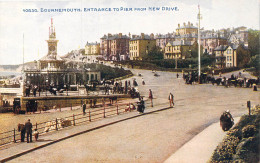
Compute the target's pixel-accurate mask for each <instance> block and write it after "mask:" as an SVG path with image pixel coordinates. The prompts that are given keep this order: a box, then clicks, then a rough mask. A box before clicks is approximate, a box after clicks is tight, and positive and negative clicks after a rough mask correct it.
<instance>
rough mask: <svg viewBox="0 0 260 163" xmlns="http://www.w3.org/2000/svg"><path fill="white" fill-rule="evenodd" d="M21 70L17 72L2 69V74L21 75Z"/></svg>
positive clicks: (0, 74)
mask: <svg viewBox="0 0 260 163" xmlns="http://www.w3.org/2000/svg"><path fill="white" fill-rule="evenodd" d="M21 74H22V73H21V72H17V71H0V76H11V75H15V76H18V75H21Z"/></svg>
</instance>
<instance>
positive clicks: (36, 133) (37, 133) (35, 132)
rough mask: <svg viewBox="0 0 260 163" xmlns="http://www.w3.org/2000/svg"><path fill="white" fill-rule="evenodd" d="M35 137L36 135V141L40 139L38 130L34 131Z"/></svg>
mask: <svg viewBox="0 0 260 163" xmlns="http://www.w3.org/2000/svg"><path fill="white" fill-rule="evenodd" d="M33 135H34V138H35V140H36V141H37V140H38V137H39V132H38V131H37V129H34V132H33Z"/></svg>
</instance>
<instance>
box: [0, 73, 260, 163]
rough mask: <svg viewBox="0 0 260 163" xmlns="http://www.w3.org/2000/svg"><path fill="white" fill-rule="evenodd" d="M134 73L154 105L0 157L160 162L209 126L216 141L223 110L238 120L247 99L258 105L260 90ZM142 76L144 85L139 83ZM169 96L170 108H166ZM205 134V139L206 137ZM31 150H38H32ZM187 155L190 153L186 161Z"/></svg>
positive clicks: (66, 131) (171, 75)
mask: <svg viewBox="0 0 260 163" xmlns="http://www.w3.org/2000/svg"><path fill="white" fill-rule="evenodd" d="M133 72H134V74H138V73H141V74H142V76H141V77H139V76H135V77H134V78H136V80H137V82H138V84H139V87H138V90H139V91H140V93H141V95H143V96H145V98H147V96H148V90H149V89H151V90H152V91H153V95H154V98H155V99H154V101H153V102H154V107H150V103H149V102H148V101H146V107H147V109H146V110H145V113H146V114H139V113H138V112H136V111H134V112H130V113H127V114H121V115H118V116H113V117H108V118H105V119H102V120H100V121H95V122H91V123H86V124H82V125H76V126H75V127H68V128H65V129H62V130H59V131H57V132H53V133H48V134H45V135H44V136H41V137H40V141H39V142H33V143H31V144H30V143H29V144H27V143H18V144H13V145H14V147H13V148H12V149H11V148H10V147H9V148H6V149H2V150H1V151H0V158H1V159H2V158H3V157H5V158H6V157H7V156H5V155H9V156H12V155H14V154H15V151H16V149H17V151H20V153H21V152H22V153H23V152H25V153H27V154H25V155H21V156H19V157H16V158H15V159H12V160H11V161H10V162H164V161H165V160H167V159H169V158H170V157H171V156H172V155H173V154H175V153H176V154H177V153H178V151H179V150H181V149H182V147H184V146H185V144H187V143H189V142H190V141H192V140H193V139H195V140H196V139H198V140H200V141H203V139H199V138H200V137H201V138H202V137H203V136H201V135H200V133H201V134H202V133H203V132H204V131H207V130H208V127H210V128H211V129H209V131H210V130H213V131H214V133H215V134H213V133H212V136H214V137H215V136H216V135H219V137H218V141H217V142H219V140H221V139H222V138H221V136H222V135H224V132H223V131H221V129H220V127H219V125H218V123H219V117H220V115H221V113H222V112H223V111H224V110H227V109H229V110H230V112H231V114H232V115H233V117H240V116H241V115H243V114H246V113H247V108H246V101H248V100H250V101H251V105H252V106H253V105H257V104H259V99H260V95H259V92H254V91H252V89H251V88H235V87H229V88H225V87H223V86H216V85H214V86H213V85H211V84H203V85H199V84H195V85H186V84H184V81H183V80H182V79H181V78H178V79H177V78H176V73H171V72H158V74H159V75H160V76H159V77H155V76H153V73H152V72H151V71H148V70H133ZM142 78H143V79H144V80H145V82H146V85H141V81H142ZM169 92H172V93H173V94H174V99H175V100H174V101H175V107H174V108H169V103H168V95H169ZM156 110H158V111H156ZM148 112H150V113H149V114H148ZM106 124H107V125H106ZM212 125H213V126H212ZM99 126H100V127H99ZM101 126H104V127H101ZM71 135H73V136H71ZM205 135H209V137H208V138H209V139H210V135H211V134H205ZM64 136H67V137H66V138H64ZM197 136H198V137H197ZM214 137H213V140H214ZM204 138H205V137H204ZM60 139H61V140H60ZM46 143H49V144H48V145H44V144H46ZM215 144H217V143H216V142H215ZM40 145H43V147H39V146H40ZM204 145H205V146H201V147H200V148H202V149H203V150H201V151H205V150H207V151H210V150H214V149H213V148H215V147H213V146H212V145H210V143H204ZM31 147H36V148H38V149H37V150H32V151H31ZM209 148H210V149H209ZM20 149H22V151H21V150H20ZM186 149H187V148H186ZM28 151H31V152H29V153H28ZM209 153H211V152H209ZM189 155H192V152H188V153H187V154H186V156H185V157H187V158H188V157H189ZM179 156H180V155H179ZM206 157H210V156H208V155H206ZM180 158H181V157H180ZM179 160H180V159H179Z"/></svg>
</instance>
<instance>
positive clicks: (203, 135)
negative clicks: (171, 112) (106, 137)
mask: <svg viewBox="0 0 260 163" xmlns="http://www.w3.org/2000/svg"><path fill="white" fill-rule="evenodd" d="M167 109H171V108H161V107H153V108H148V109H146V112H145V114H139V113H138V112H137V111H133V112H128V113H127V114H121V115H119V116H113V117H109V118H105V119H102V120H99V121H94V122H87V123H84V124H82V125H78V126H74V127H72V126H71V127H68V128H64V129H61V130H59V131H54V132H51V133H46V134H44V135H40V137H39V140H38V141H35V140H33V142H32V143H26V142H24V143H13V144H11V145H8V146H6V147H2V148H0V161H1V162H7V161H11V162H12V159H15V158H17V157H19V156H22V155H25V154H28V153H30V152H33V151H35V150H38V149H41V148H44V147H47V146H49V145H52V144H54V143H58V142H60V141H63V140H66V139H69V138H72V137H75V136H78V135H81V134H85V133H87V132H91V131H94V130H97V129H100V128H103V127H106V126H109V125H113V124H116V123H120V122H123V121H126V120H129V119H132V118H137V117H140V116H145V115H146V114H153V113H155V112H158V111H164V110H167ZM238 120H239V118H235V123H236V122H237V121H238ZM225 134H226V133H225V132H223V131H222V130H221V128H220V127H219V123H213V124H212V125H210V126H209V127H207V128H206V129H204V130H203V131H202V132H200V133H199V134H198V135H196V136H195V137H194V138H192V139H191V140H190V141H188V142H187V143H186V144H184V145H183V146H182V147H181V148H179V149H178V150H177V152H175V153H174V154H173V155H171V156H170V157H169V158H168V159H167V160H166V161H165V163H175V162H176V163H186V162H187V163H190V162H193V163H196V162H198V163H201V162H207V161H208V160H209V158H210V157H211V155H212V152H213V151H214V149H215V148H216V146H217V145H218V144H219V143H220V142H221V141H222V139H223V137H224V136H225ZM198 149H199V150H198Z"/></svg>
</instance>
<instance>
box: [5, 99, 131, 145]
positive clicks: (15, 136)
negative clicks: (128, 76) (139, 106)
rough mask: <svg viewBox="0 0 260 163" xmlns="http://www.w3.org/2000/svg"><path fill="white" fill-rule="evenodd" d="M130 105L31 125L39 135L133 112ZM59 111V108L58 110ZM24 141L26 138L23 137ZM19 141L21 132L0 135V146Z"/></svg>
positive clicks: (90, 109)
mask: <svg viewBox="0 0 260 163" xmlns="http://www.w3.org/2000/svg"><path fill="white" fill-rule="evenodd" d="M130 104H131V103H123V104H117V103H116V104H115V105H110V104H109V105H108V104H103V105H102V107H101V108H88V109H86V112H85V113H79V114H73V115H71V116H67V117H63V118H56V119H53V120H51V121H45V122H40V123H37V122H36V123H35V124H33V129H37V131H38V132H39V134H40V135H42V134H45V133H47V132H53V131H58V130H60V129H63V128H66V127H69V126H76V125H78V124H82V123H86V122H93V121H96V120H100V119H103V118H106V117H111V116H114V115H119V114H122V113H126V112H127V111H130V112H131V111H133V110H131V109H130ZM60 109H61V108H60ZM25 140H26V137H25ZM20 141H21V132H19V131H18V130H17V129H15V128H14V129H13V130H10V131H6V132H2V133H0V146H3V145H6V144H9V143H12V142H13V143H16V142H20Z"/></svg>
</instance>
